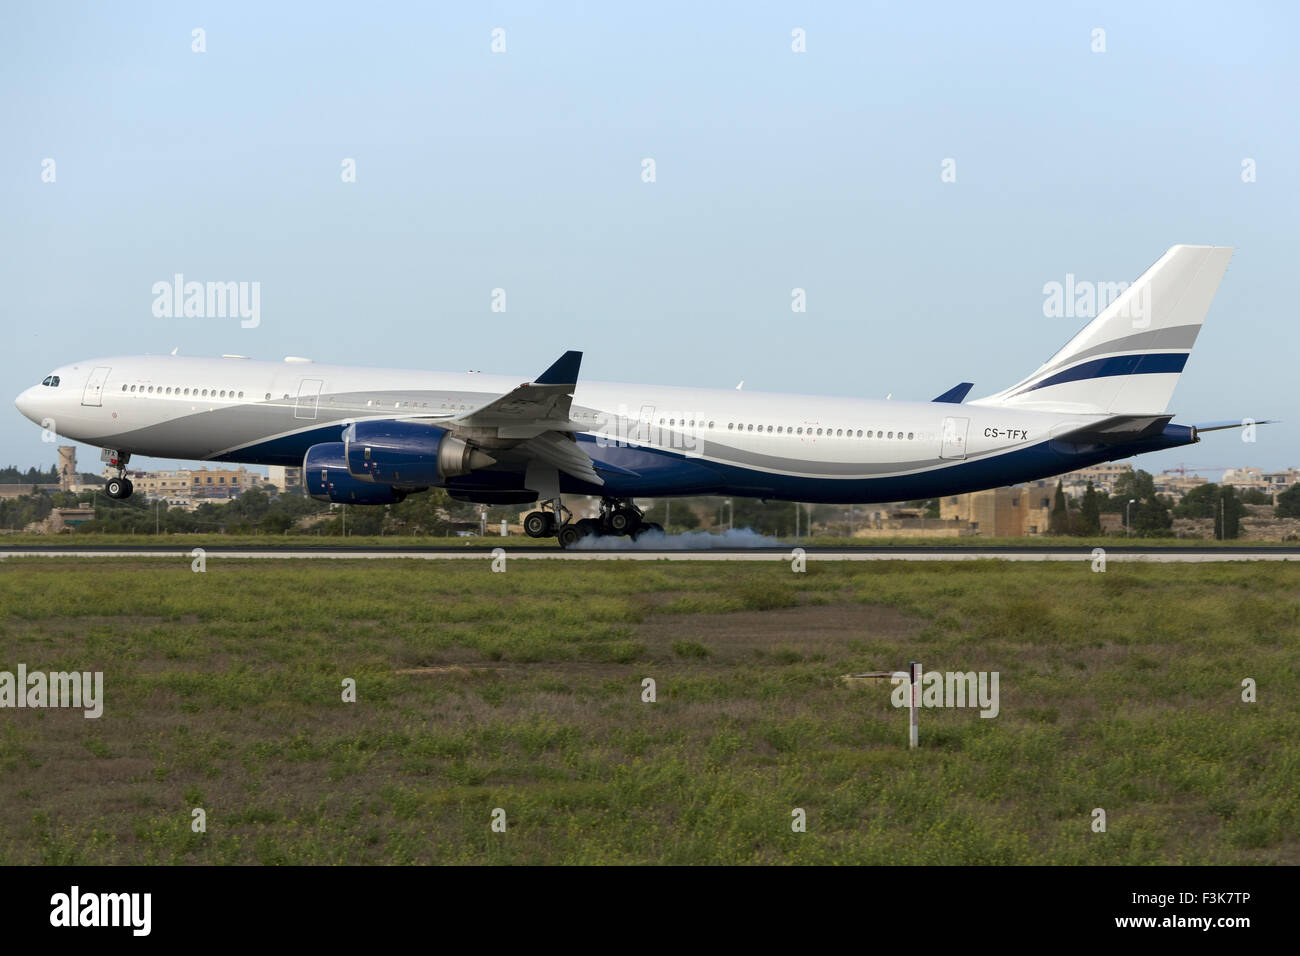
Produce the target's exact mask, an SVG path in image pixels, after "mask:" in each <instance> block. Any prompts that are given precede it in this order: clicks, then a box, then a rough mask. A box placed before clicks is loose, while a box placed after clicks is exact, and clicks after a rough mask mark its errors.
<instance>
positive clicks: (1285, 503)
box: [1273, 482, 1300, 518]
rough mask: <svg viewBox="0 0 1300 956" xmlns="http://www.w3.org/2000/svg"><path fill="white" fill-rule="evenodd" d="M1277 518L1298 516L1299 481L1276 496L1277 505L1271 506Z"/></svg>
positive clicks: (1299, 499)
mask: <svg viewBox="0 0 1300 956" xmlns="http://www.w3.org/2000/svg"><path fill="white" fill-rule="evenodd" d="M1273 516H1274V517H1277V518H1300V482H1297V483H1296V484H1294V485H1292V486H1291V487H1290V488H1288V489H1287V490H1286V491H1283V492H1281V493H1280V494H1279V495H1278V496H1277V505H1276V506H1275V507H1274V508H1273Z"/></svg>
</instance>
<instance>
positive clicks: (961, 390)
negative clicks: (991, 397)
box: [930, 382, 975, 405]
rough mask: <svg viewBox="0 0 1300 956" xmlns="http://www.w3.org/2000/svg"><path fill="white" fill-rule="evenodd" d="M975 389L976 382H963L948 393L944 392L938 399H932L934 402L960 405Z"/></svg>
mask: <svg viewBox="0 0 1300 956" xmlns="http://www.w3.org/2000/svg"><path fill="white" fill-rule="evenodd" d="M974 387H975V383H974V382H961V383H959V384H957V385H954V386H953V387H952V388H950V389H948V391H946V392H944V393H943V394H942V395H940V396H939V397H938V398H932V399H930V401H932V402H951V403H952V404H953V405H960V404H961V403H962V402H964V401H965V400H966V396H967V395H969V394H970V390H971V389H972V388H974Z"/></svg>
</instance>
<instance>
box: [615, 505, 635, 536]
mask: <svg viewBox="0 0 1300 956" xmlns="http://www.w3.org/2000/svg"><path fill="white" fill-rule="evenodd" d="M636 526H637V520H636V512H635V511H628V510H626V509H625V508H619V509H618V510H617V511H611V512H610V514H609V530H610V531H612V532H613V533H614V534H636Z"/></svg>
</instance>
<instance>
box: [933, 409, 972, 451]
mask: <svg viewBox="0 0 1300 956" xmlns="http://www.w3.org/2000/svg"><path fill="white" fill-rule="evenodd" d="M969 428H970V419H969V418H945V419H944V420H943V444H942V445H941V446H940V447H939V457H940V458H965V457H966V432H967V430H968V429H969Z"/></svg>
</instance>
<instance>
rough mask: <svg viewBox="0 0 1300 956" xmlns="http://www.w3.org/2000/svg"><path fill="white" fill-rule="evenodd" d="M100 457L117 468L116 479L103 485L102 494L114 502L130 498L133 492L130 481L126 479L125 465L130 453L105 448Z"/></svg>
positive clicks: (129, 458) (133, 488) (111, 479)
mask: <svg viewBox="0 0 1300 956" xmlns="http://www.w3.org/2000/svg"><path fill="white" fill-rule="evenodd" d="M102 457H103V460H104V461H106V462H108V463H109V464H110V465H114V466H116V468H117V477H115V478H110V479H108V483H107V484H106V485H104V494H106V495H108V496H109V497H110V498H112V499H113V500H114V501H121V500H122V499H124V498H130V497H131V492H133V491H135V486H134V485H133V484H131V479H130V478H128V477H126V463H127V462H129V461H130V460H131V453H130V452H118V451H114V450H113V449H112V448H105V449H104V451H103V455H102Z"/></svg>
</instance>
